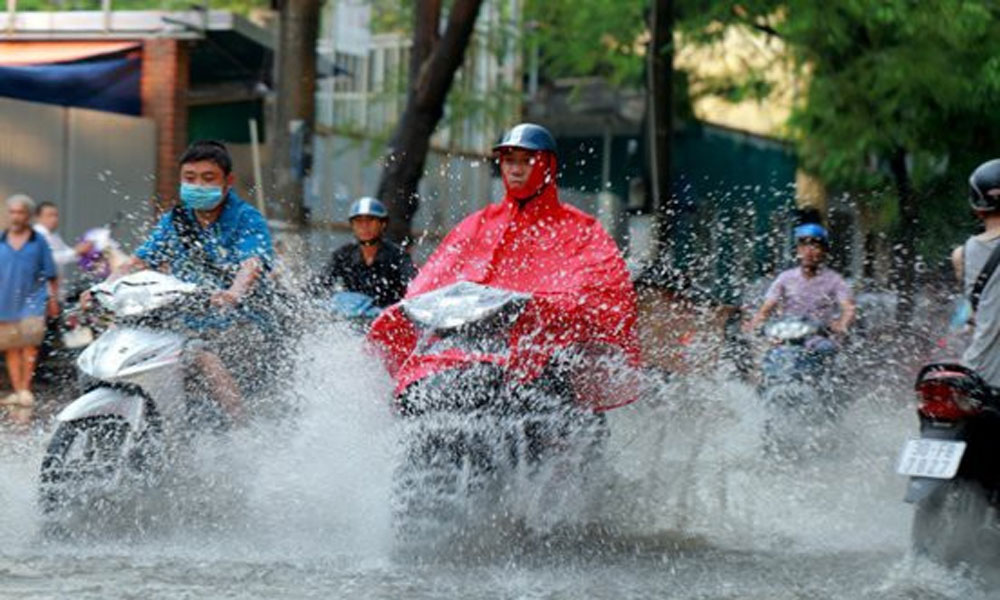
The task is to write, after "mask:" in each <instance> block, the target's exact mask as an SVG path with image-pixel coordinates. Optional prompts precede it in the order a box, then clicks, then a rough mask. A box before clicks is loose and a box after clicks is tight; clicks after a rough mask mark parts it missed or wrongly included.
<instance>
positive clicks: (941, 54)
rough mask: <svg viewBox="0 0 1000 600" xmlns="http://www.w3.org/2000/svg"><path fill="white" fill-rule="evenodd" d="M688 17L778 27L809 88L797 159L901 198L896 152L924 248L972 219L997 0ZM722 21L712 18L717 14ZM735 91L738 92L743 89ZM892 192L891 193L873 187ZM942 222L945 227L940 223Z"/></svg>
mask: <svg viewBox="0 0 1000 600" xmlns="http://www.w3.org/2000/svg"><path fill="white" fill-rule="evenodd" d="M699 4H700V5H701V6H702V8H703V9H704V10H703V11H701V12H700V13H699V14H698V15H692V16H691V18H688V19H683V20H682V21H681V27H682V28H683V30H684V31H685V32H688V33H690V39H692V40H694V41H696V42H697V43H713V42H714V41H716V40H717V39H718V37H719V35H720V34H721V31H723V30H724V28H723V27H719V26H718V24H719V23H721V24H724V25H727V26H743V27H751V28H755V29H757V30H761V31H768V32H769V33H771V34H772V35H777V36H780V38H781V40H782V41H783V42H784V44H785V46H786V47H787V48H788V49H789V51H790V52H791V53H792V55H793V58H794V60H795V61H796V63H797V64H798V66H799V68H800V70H801V73H802V76H803V80H804V81H807V82H808V89H807V92H806V94H805V97H804V98H803V101H802V102H800V103H799V104H798V106H797V107H796V108H795V110H794V112H793V114H792V116H791V119H790V121H789V130H790V132H791V133H792V135H793V137H794V139H795V142H796V145H797V149H798V155H799V158H800V161H801V163H802V165H803V166H804V167H805V168H806V169H808V170H810V171H812V172H814V173H816V174H817V175H819V176H820V177H821V178H822V179H823V180H824V181H825V182H826V183H827V184H828V186H830V187H831V188H832V189H840V190H846V191H853V192H861V193H860V194H858V196H859V197H863V198H868V199H870V200H869V202H871V203H875V204H876V206H873V208H876V211H877V212H884V211H882V210H881V209H879V208H878V206H877V204H878V203H880V202H894V201H895V200H896V198H895V189H894V187H893V186H894V184H895V183H896V182H895V181H894V180H893V177H892V174H891V172H890V171H889V169H888V167H887V165H888V160H889V157H890V156H892V155H893V154H895V153H896V152H898V151H903V152H905V153H906V155H907V164H908V174H909V178H910V181H911V183H912V185H913V187H914V190H915V193H916V195H917V198H918V201H919V202H920V220H919V223H918V227H919V228H920V230H921V234H922V235H920V236H919V239H920V240H921V242H920V243H921V250H922V251H923V252H926V253H931V254H937V253H940V252H942V251H944V246H947V245H949V244H951V243H953V242H954V241H955V239H957V238H958V237H960V236H961V235H962V232H960V231H958V228H961V227H965V226H966V225H967V219H966V216H967V213H968V211H967V208H966V204H965V183H964V182H965V179H966V178H967V177H968V173H969V172H970V170H971V169H972V168H973V167H974V166H975V164H978V163H979V162H981V161H982V160H985V159H987V158H990V157H992V156H994V153H995V152H996V151H997V149H996V146H995V145H993V144H992V139H991V138H992V137H993V135H991V134H992V132H994V131H997V130H998V129H1000V115H998V113H997V111H996V110H995V109H993V106H994V105H995V104H996V103H997V101H1000V58H998V57H1000V35H998V34H1000V20H998V17H1000V4H997V3H996V2H994V1H992V0H962V1H957V0H956V1H954V2H951V1H949V2H924V1H919V0H879V1H878V2H871V1H870V0H832V1H829V2H815V1H813V0H785V1H784V2H778V1H767V0H759V1H752V2H740V3H734V2H721V1H715V2H713V1H705V2H701V3H699ZM713 22H715V23H716V26H714V27H712V26H711V24H712V23H713ZM737 97H738V96H737ZM874 190H889V191H891V193H888V194H887V193H869V192H871V191H874ZM941 228H944V229H943V230H942V229H941Z"/></svg>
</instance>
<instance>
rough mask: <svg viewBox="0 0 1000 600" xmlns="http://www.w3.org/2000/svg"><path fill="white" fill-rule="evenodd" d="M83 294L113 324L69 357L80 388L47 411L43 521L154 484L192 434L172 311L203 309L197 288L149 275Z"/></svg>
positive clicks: (179, 333) (177, 321) (182, 343)
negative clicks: (51, 426)
mask: <svg viewBox="0 0 1000 600" xmlns="http://www.w3.org/2000/svg"><path fill="white" fill-rule="evenodd" d="M91 291H92V294H93V297H94V299H95V300H96V301H97V302H98V303H99V304H100V305H101V306H102V307H104V308H105V309H107V310H109V311H110V312H111V313H112V314H113V315H114V325H113V326H112V327H110V328H108V329H107V330H106V331H105V332H104V333H103V334H102V335H101V336H100V337H98V338H97V339H96V340H95V341H94V342H93V343H92V344H90V345H89V346H88V347H87V348H86V350H84V351H83V353H82V354H81V355H80V357H79V358H78V359H77V366H78V368H79V370H80V371H81V372H82V374H83V377H84V380H85V382H86V387H87V388H90V389H89V391H87V392H86V393H85V394H83V395H82V396H80V397H79V398H77V399H76V400H74V401H73V402H72V403H71V404H69V405H68V406H67V407H66V408H64V409H63V410H62V412H60V413H59V414H58V415H57V417H56V421H57V427H56V429H55V432H54V433H53V436H52V439H51V441H50V442H49V445H48V448H47V450H46V452H45V456H44V458H43V460H42V467H41V478H40V508H41V510H42V513H43V515H44V516H45V517H46V518H48V519H58V518H60V516H61V515H62V514H63V513H64V512H66V509H67V507H74V508H78V507H81V506H89V505H91V504H92V503H93V501H95V500H111V501H114V500H115V499H119V498H120V497H121V496H122V494H123V492H126V491H127V490H129V489H133V488H131V487H130V486H134V485H135V484H145V485H149V484H151V483H155V482H156V480H157V479H158V478H159V476H160V474H161V473H162V471H163V466H164V464H165V463H166V461H167V459H168V457H169V456H170V454H171V452H172V450H173V449H174V448H175V447H176V446H178V444H179V443H180V442H182V441H183V440H184V439H185V435H187V434H188V433H189V432H190V431H191V430H192V421H193V418H192V400H191V398H189V394H188V393H187V389H186V386H185V379H186V378H185V373H186V368H185V367H186V365H185V347H186V345H187V344H188V342H189V340H190V338H189V336H188V335H187V334H186V333H185V328H184V327H183V326H181V316H182V315H185V314H190V313H189V312H188V311H190V310H191V309H192V308H194V309H197V308H198V307H207V305H208V295H207V293H206V292H205V291H203V290H200V289H199V287H198V286H196V285H194V284H190V283H184V282H182V281H180V280H179V279H176V278H174V277H171V276H170V275H165V274H162V273H159V272H156V271H141V272H138V273H133V274H131V275H127V276H125V277H122V278H120V279H118V280H116V281H114V282H110V283H101V284H98V285H96V286H94V287H93V288H91ZM203 404H208V403H203ZM207 412H210V410H209V411H207ZM219 415H221V412H220V411H219V410H218V409H217V408H215V416H216V417H218V416H219ZM199 416H203V415H199ZM195 420H196V419H195ZM71 512H72V511H71Z"/></svg>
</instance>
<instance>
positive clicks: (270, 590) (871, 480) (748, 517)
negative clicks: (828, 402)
mask: <svg viewBox="0 0 1000 600" xmlns="http://www.w3.org/2000/svg"><path fill="white" fill-rule="evenodd" d="M310 344H312V345H310ZM301 357H302V365H301V369H300V373H299V374H298V376H297V379H296V381H295V385H294V386H293V387H294V388H295V389H296V390H297V392H299V393H300V394H301V395H302V397H303V398H304V405H303V406H302V407H301V411H300V412H299V413H298V415H297V417H296V424H295V427H294V428H292V429H288V428H283V427H271V426H269V425H267V424H260V425H254V426H251V427H249V428H247V429H246V430H242V431H237V432H234V433H233V434H232V435H230V436H224V437H220V438H216V439H214V440H213V441H210V442H206V443H204V444H202V445H200V446H199V447H198V448H197V452H195V453H194V455H193V456H192V458H191V460H189V461H188V462H187V463H186V464H185V466H184V468H183V469H182V470H181V472H179V473H177V474H176V477H175V478H174V479H172V480H171V485H170V486H167V487H166V488H165V489H162V490H160V491H159V492H157V494H155V495H154V496H153V497H151V498H149V500H148V502H147V504H146V505H145V506H143V507H142V508H141V510H138V509H137V510H136V511H135V512H133V513H127V514H125V513H123V514H119V515H107V519H105V520H102V521H101V522H100V524H99V525H98V524H97V521H94V523H92V525H93V527H90V528H87V529H85V535H80V536H76V537H71V538H69V539H56V540H52V539H47V538H46V537H45V536H42V535H41V534H40V530H39V523H40V519H39V515H38V512H37V507H36V503H35V500H36V493H35V490H36V486H37V473H38V466H39V464H40V460H41V455H42V452H43V450H44V446H45V443H46V441H47V437H48V435H49V434H50V431H51V420H50V417H51V415H52V414H53V411H55V410H56V409H57V408H58V407H59V406H61V405H62V404H63V403H64V402H65V401H66V397H67V396H72V386H71V385H70V386H64V387H59V386H56V387H52V388H45V387H44V386H42V387H41V388H40V389H41V390H47V391H44V392H43V393H42V394H40V396H41V398H42V400H41V402H40V404H39V410H38V413H37V414H36V415H35V419H34V421H33V425H32V426H31V427H29V428H27V429H25V430H20V431H12V430H7V431H4V432H2V433H0V506H2V507H3V509H2V511H0V540H3V543H2V544H0V598H61V597H75V598H143V599H159V598H163V599H179V598H209V597H210V598H278V597H280V598H331V597H352V598H353V597H358V598H401V597H406V598H459V597H461V598H512V599H514V598H553V599H555V598H567V599H569V598H573V599H575V598H599V599H600V598H609V599H610V598H676V599H682V600H687V599H690V600H736V599H765V598H766V599H789V600H792V599H795V600H799V599H802V598H810V599H813V598H829V599H838V600H839V599H844V600H856V599H878V600H897V599H898V600H923V599H927V600H937V599H955V600H958V599H963V600H964V599H973V600H978V599H979V598H989V597H991V596H994V595H995V594H994V593H993V590H990V589H988V588H986V587H984V586H983V585H982V584H981V583H980V582H979V581H978V580H977V578H976V577H975V576H974V575H970V574H969V573H966V572H963V571H962V570H960V569H959V570H946V569H943V568H940V567H937V566H936V565H932V564H929V563H925V562H921V561H919V560H915V559H913V558H912V557H910V556H909V555H908V551H907V546H908V536H909V533H908V530H909V521H910V518H911V514H912V513H911V508H910V507H909V506H907V505H905V504H904V503H903V502H902V501H901V498H902V493H903V489H904V487H905V481H904V480H903V479H902V478H900V477H898V476H896V475H895V474H894V473H893V467H894V462H895V457H896V454H897V452H898V449H899V447H901V445H902V442H903V441H904V440H905V439H906V438H907V437H908V436H909V435H911V434H912V433H913V431H914V430H915V426H916V423H915V419H914V418H913V414H912V408H911V407H910V406H908V404H907V403H906V401H905V399H904V398H905V397H906V394H907V393H908V390H905V389H904V388H902V387H901V386H899V385H898V384H897V383H894V382H892V381H888V380H887V381H883V382H882V383H881V384H873V385H872V386H870V387H868V388H866V389H865V390H863V393H859V395H858V396H857V398H856V400H855V402H854V403H853V405H852V406H851V409H850V410H849V411H848V413H847V414H846V415H845V417H844V421H843V423H842V426H841V427H840V428H839V429H838V433H837V436H836V439H837V443H836V444H834V445H833V446H832V447H831V448H830V449H829V451H828V452H826V453H825V454H823V455H821V456H816V457H812V458H810V459H808V460H803V461H799V462H796V463H783V462H780V461H770V460H768V459H766V458H765V456H764V455H763V453H762V447H761V432H762V425H763V413H762V411H761V409H760V406H759V403H758V402H757V400H756V396H755V394H754V393H753V390H752V389H751V388H750V387H748V386H747V385H745V384H742V383H740V382H738V381H736V380H734V378H733V377H731V376H728V375H719V376H717V377H711V376H697V377H692V378H676V379H675V380H673V381H672V382H670V383H668V384H664V385H662V386H660V387H657V388H655V389H653V391H652V392H650V394H648V395H647V397H645V398H644V401H643V402H641V403H638V404H635V405H633V406H630V407H626V408H623V409H620V410H617V411H614V412H613V413H611V415H610V417H609V425H610V427H611V438H610V442H609V446H608V449H607V452H606V456H607V459H608V461H609V464H610V466H611V471H610V478H609V479H608V485H607V486H606V487H605V488H602V489H601V490H598V491H592V495H590V496H588V497H587V498H584V500H586V506H587V507H588V509H587V510H586V511H581V512H580V514H579V515H576V516H573V515H569V516H567V517H566V518H564V519H562V520H559V521H557V522H555V523H554V524H551V525H546V526H541V527H538V528H536V529H525V526H524V523H525V521H524V520H523V519H522V520H515V521H513V522H506V521H504V520H503V519H500V520H497V521H494V522H491V523H488V524H484V525H483V527H482V528H481V529H479V530H478V531H476V532H475V533H473V534H471V537H470V538H469V539H466V540H465V541H466V543H463V544H456V545H453V546H450V547H445V548H437V549H435V550H431V547H430V546H428V549H427V551H426V552H424V553H417V555H416V556H414V555H413V554H409V553H407V554H401V553H400V552H399V551H398V548H397V547H396V545H395V542H394V539H393V534H392V528H391V526H390V511H389V502H390V493H389V490H390V480H391V473H392V469H393V465H394V461H395V460H396V459H397V457H396V455H395V440H394V434H393V431H394V424H393V421H392V418H391V416H390V414H389V411H387V410H386V406H385V404H384V398H386V397H387V395H388V392H389V389H390V387H391V383H390V382H389V381H388V380H387V379H386V378H385V376H384V374H382V373H380V372H379V371H378V370H376V369H374V368H373V367H372V366H371V361H370V360H368V359H367V358H366V357H365V355H364V353H363V352H361V351H360V346H359V343H358V342H357V340H356V339H355V338H354V337H352V336H350V335H348V334H345V333H342V332H321V333H319V334H317V338H316V339H314V340H312V342H311V343H310V342H307V344H306V345H305V346H304V348H303V349H302V351H301ZM551 503H552V498H551V497H550V496H542V497H537V496H533V495H532V494H531V493H530V492H529V493H525V495H524V496H523V497H520V498H514V501H513V505H514V506H516V508H517V510H518V511H520V512H519V513H518V514H522V515H526V518H527V521H528V522H541V523H545V522H546V519H545V517H547V516H548V514H549V511H550V509H551Z"/></svg>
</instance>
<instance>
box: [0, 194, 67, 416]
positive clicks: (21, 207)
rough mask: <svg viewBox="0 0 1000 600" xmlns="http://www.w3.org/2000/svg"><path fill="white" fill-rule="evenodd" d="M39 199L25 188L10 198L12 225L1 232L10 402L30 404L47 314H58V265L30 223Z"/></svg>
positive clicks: (0, 307) (2, 334)
mask: <svg viewBox="0 0 1000 600" xmlns="http://www.w3.org/2000/svg"><path fill="white" fill-rule="evenodd" d="M34 208H35V206H34V201H33V200H32V199H31V198H29V197H28V196H25V195H23V194H18V195H15V196H11V197H10V198H8V199H7V217H8V221H9V227H8V229H7V230H6V231H3V232H0V349H2V350H3V351H4V359H5V360H6V362H7V373H8V375H9V376H10V383H11V387H13V388H14V393H13V394H11V395H9V396H7V397H6V398H4V399H3V401H2V403H3V404H7V405H20V406H24V407H31V406H32V405H33V404H34V402H35V398H34V396H33V395H32V393H31V380H32V378H33V376H34V372H35V362H36V360H37V358H38V346H40V345H41V343H42V336H43V335H44V334H45V315H46V313H47V314H48V315H49V316H53V317H54V316H56V315H58V314H59V303H58V296H57V289H56V281H57V280H56V265H55V262H54V261H53V260H52V251H51V250H50V249H49V245H48V244H47V243H46V242H45V238H43V237H42V236H41V235H39V234H38V233H36V232H35V231H34V230H33V229H32V228H31V213H32V211H33V210H34Z"/></svg>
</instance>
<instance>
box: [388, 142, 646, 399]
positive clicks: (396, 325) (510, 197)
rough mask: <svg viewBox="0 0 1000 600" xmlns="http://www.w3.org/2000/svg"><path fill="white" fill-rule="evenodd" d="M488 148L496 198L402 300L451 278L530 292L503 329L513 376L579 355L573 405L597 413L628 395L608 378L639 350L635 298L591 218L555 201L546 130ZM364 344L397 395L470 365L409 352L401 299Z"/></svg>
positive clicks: (410, 332) (453, 237)
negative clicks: (499, 189)
mask: <svg viewBox="0 0 1000 600" xmlns="http://www.w3.org/2000/svg"><path fill="white" fill-rule="evenodd" d="M493 150H494V153H495V156H496V157H497V158H498V160H499V163H500V172H501V175H502V176H503V183H504V187H505V189H506V194H505V196H504V198H503V200H502V201H500V202H499V203H496V204H491V205H489V206H487V207H486V208H484V209H482V210H480V211H478V212H475V213H473V214H472V215H470V216H469V217H467V218H466V219H465V220H463V221H462V222H461V223H460V224H459V225H458V226H457V227H456V228H455V229H454V230H452V231H451V232H450V233H449V234H448V235H447V236H446V237H445V239H444V240H443V241H442V242H441V244H440V246H439V247H438V248H437V250H436V251H435V252H434V254H433V255H432V256H431V257H430V258H429V259H428V261H427V263H426V265H424V267H423V268H422V269H421V270H420V272H419V274H418V275H417V277H416V278H415V279H414V280H413V281H412V282H411V283H410V285H409V287H408V289H407V294H406V298H412V297H414V296H418V295H420V294H423V293H425V292H429V291H431V290H435V289H438V288H441V287H443V286H446V285H449V284H452V283H455V282H458V281H469V282H474V283H479V284H483V285H488V286H493V287H497V288H503V289H507V290H513V291H518V292H528V293H531V294H532V299H531V301H530V302H529V304H528V307H527V308H526V310H525V312H524V313H522V315H521V316H520V317H519V318H518V320H517V322H516V324H515V325H514V327H513V330H512V331H511V334H510V335H511V340H510V347H511V348H513V349H515V350H514V352H513V355H512V357H511V359H510V361H509V363H508V364H507V365H506V368H507V370H508V372H509V373H510V377H511V378H512V379H513V380H517V381H521V382H525V383H527V382H531V381H534V380H535V379H537V378H539V376H541V375H542V374H543V373H546V372H548V371H549V370H551V369H550V367H551V365H552V363H553V361H554V360H555V357H557V356H561V355H566V354H570V353H571V354H573V355H574V356H576V357H578V358H579V357H583V360H575V361H574V364H575V365H576V367H575V368H573V369H571V370H570V372H569V374H568V379H569V380H570V384H571V387H572V390H573V394H574V397H575V400H576V401H577V402H578V403H579V405H581V406H586V407H589V408H591V409H593V410H597V411H601V410H606V409H608V408H613V407H615V406H620V405H623V404H627V403H629V402H631V401H632V400H633V399H634V394H632V393H630V392H628V391H621V390H618V391H614V390H615V387H614V386H613V385H609V383H608V378H609V375H610V373H611V371H612V370H614V369H615V367H613V366H611V365H623V364H624V365H635V364H636V363H637V362H638V356H639V344H638V338H637V333H636V294H635V290H634V289H633V286H632V282H631V279H630V277H629V273H628V271H627V269H626V267H625V262H624V260H623V259H622V257H621V255H620V253H619V251H618V247H617V246H616V245H615V242H614V241H613V240H612V239H611V237H610V236H609V235H608V234H607V233H606V232H605V231H604V230H603V228H602V227H601V225H600V224H599V223H598V222H597V220H596V219H595V218H594V217H592V216H590V215H588V214H586V213H584V212H582V211H580V210H578V209H576V208H574V207H572V206H569V205H566V204H563V203H562V202H560V201H559V195H558V190H557V188H556V174H557V161H556V146H555V140H554V139H553V138H552V135H551V134H550V133H549V132H548V131H547V130H546V129H545V128H544V127H541V126H538V125H534V124H530V123H523V124H520V125H517V126H515V127H514V128H512V129H511V130H509V131H508V132H507V133H506V134H505V135H504V137H503V139H502V140H501V142H500V143H499V144H497V145H496V146H495V147H494V149H493ZM369 340H370V341H371V342H373V343H374V345H375V346H376V348H377V349H378V350H380V354H381V355H382V357H383V359H384V361H385V363H386V365H387V367H388V369H389V371H390V373H391V374H392V375H393V376H394V377H395V379H396V383H397V387H396V393H397V396H398V395H401V394H402V393H403V392H404V391H405V390H406V388H407V387H408V386H410V385H411V384H413V383H414V382H417V381H419V380H421V379H423V378H424V377H427V376H429V375H433V374H436V373H440V372H442V371H445V370H447V369H455V368H461V367H463V366H468V364H470V363H472V362H474V359H471V358H470V359H468V360H463V359H462V358H458V359H456V358H455V357H454V356H451V357H445V356H424V355H419V354H415V353H414V348H415V345H416V342H417V332H416V331H415V329H414V327H413V326H412V324H411V323H410V322H409V321H408V320H407V319H406V317H405V316H404V314H403V311H402V310H400V309H399V305H395V306H393V307H390V309H388V310H387V311H386V312H385V313H383V315H382V316H381V317H379V319H378V320H376V321H375V323H374V324H373V325H372V329H371V331H370V333H369ZM608 358H611V359H612V360H607V359H608ZM624 387H625V388H628V386H624Z"/></svg>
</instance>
